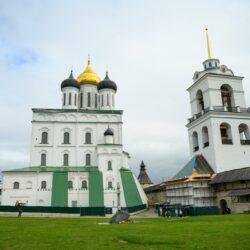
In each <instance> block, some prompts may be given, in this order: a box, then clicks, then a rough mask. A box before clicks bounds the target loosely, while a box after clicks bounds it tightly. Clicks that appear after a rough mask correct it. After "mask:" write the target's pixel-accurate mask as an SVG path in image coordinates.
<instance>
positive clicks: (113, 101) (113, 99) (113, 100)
mask: <svg viewBox="0 0 250 250" xmlns="http://www.w3.org/2000/svg"><path fill="white" fill-rule="evenodd" d="M112 106H113V107H114V106H115V96H114V95H112Z"/></svg>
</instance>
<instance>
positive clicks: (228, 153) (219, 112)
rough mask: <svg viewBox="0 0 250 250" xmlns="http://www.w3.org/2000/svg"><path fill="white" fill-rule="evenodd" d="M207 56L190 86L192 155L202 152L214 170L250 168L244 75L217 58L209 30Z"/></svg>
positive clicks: (249, 118)
mask: <svg viewBox="0 0 250 250" xmlns="http://www.w3.org/2000/svg"><path fill="white" fill-rule="evenodd" d="M206 39H207V48H208V59H207V60H206V61H204V62H203V66H204V70H202V71H197V72H195V73H194V77H193V83H192V85H191V86H190V87H189V88H188V89H187V91H188V92H189V96H190V104H191V113H192V117H191V118H190V119H188V124H187V125H186V127H187V128H188V134H189V145H190V153H191V156H194V155H198V154H202V155H203V156H204V157H205V158H206V160H207V161H208V162H209V164H210V165H211V167H212V168H213V169H214V171H215V172H222V171H226V170H231V169H235V168H242V167H249V164H250V133H249V127H250V109H248V108H246V103H245V95H244V90H243V86H242V79H243V77H241V76H236V75H234V73H233V72H232V70H231V69H229V68H227V67H226V66H225V65H220V61H219V60H218V59H214V58H213V56H212V52H211V46H210V41H209V36H208V31H207V29H206Z"/></svg>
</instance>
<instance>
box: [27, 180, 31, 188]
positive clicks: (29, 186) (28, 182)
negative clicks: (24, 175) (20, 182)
mask: <svg viewBox="0 0 250 250" xmlns="http://www.w3.org/2000/svg"><path fill="white" fill-rule="evenodd" d="M26 188H27V189H31V188H32V182H31V181H27V182H26Z"/></svg>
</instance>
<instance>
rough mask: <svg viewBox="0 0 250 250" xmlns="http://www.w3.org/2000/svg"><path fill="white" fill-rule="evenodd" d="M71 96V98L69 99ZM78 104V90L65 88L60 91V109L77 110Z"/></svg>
mask: <svg viewBox="0 0 250 250" xmlns="http://www.w3.org/2000/svg"><path fill="white" fill-rule="evenodd" d="M70 96H71V97H70ZM78 104H79V89H77V88H73V87H65V88H63V89H62V108H63V109H77V108H78Z"/></svg>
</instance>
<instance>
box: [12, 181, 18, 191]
mask: <svg viewBox="0 0 250 250" xmlns="http://www.w3.org/2000/svg"><path fill="white" fill-rule="evenodd" d="M13 188H14V189H19V182H17V181H15V182H14V183H13Z"/></svg>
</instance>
